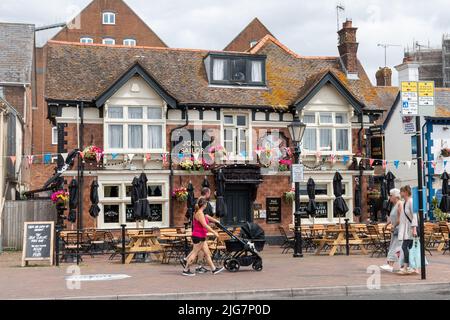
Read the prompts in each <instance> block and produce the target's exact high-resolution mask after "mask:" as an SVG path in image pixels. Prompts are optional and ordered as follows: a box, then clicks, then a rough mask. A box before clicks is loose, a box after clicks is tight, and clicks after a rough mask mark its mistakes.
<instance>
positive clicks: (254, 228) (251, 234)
mask: <svg viewBox="0 0 450 320" xmlns="http://www.w3.org/2000/svg"><path fill="white" fill-rule="evenodd" d="M241 238H243V239H247V240H265V239H266V236H265V233H264V230H263V229H262V228H261V227H260V226H259V225H257V224H256V223H250V222H247V223H246V224H244V225H243V226H242V227H241Z"/></svg>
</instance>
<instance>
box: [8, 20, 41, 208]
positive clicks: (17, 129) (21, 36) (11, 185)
mask: <svg viewBox="0 0 450 320" xmlns="http://www.w3.org/2000/svg"><path fill="white" fill-rule="evenodd" d="M34 86H35V74H34V26H33V25H30V24H18V23H0V113H1V119H0V131H1V137H2V138H1V142H0V154H1V156H0V211H2V210H3V204H4V201H5V200H16V199H19V197H20V193H22V192H23V191H26V190H28V189H29V187H30V183H31V181H30V165H29V164H28V162H27V161H26V159H25V155H30V154H31V136H32V134H31V133H32V108H33V106H34V103H35V101H34V99H33V93H34V90H35V87H34Z"/></svg>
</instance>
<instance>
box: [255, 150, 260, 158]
mask: <svg viewBox="0 0 450 320" xmlns="http://www.w3.org/2000/svg"><path fill="white" fill-rule="evenodd" d="M255 152H256V155H257V156H258V157H261V149H256V151H255Z"/></svg>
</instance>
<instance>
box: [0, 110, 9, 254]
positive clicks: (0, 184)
mask: <svg viewBox="0 0 450 320" xmlns="http://www.w3.org/2000/svg"><path fill="white" fill-rule="evenodd" d="M3 117H4V111H3V110H2V111H0V135H2V136H3V130H4V128H3ZM3 141H4V139H0V253H2V252H3V235H2V228H3V223H2V222H3V208H4V203H5V197H4V191H3V188H4V183H3V181H4V178H5V177H4V175H3V163H4V161H6V158H5V157H4V156H3ZM6 188H8V186H7V185H6Z"/></svg>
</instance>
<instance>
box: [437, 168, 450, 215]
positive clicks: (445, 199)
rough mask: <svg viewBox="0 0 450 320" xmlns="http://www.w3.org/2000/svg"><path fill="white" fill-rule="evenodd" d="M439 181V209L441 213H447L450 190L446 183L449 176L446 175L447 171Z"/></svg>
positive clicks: (449, 209)
mask: <svg viewBox="0 0 450 320" xmlns="http://www.w3.org/2000/svg"><path fill="white" fill-rule="evenodd" d="M441 180H442V199H441V203H440V205H439V209H441V211H442V212H445V213H448V212H449V211H450V190H449V187H448V181H449V180H450V176H449V175H448V173H447V171H444V173H443V174H442V176H441Z"/></svg>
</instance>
